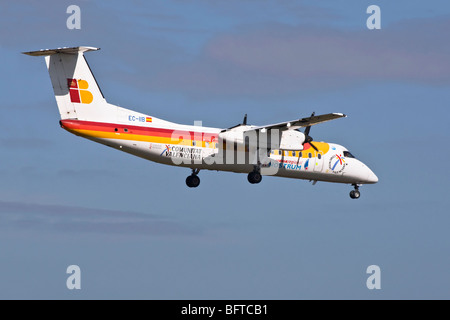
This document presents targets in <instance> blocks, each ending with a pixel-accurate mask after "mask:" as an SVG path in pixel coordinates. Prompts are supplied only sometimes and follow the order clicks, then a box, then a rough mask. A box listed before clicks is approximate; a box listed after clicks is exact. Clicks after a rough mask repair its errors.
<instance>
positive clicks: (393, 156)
mask: <svg viewBox="0 0 450 320" xmlns="http://www.w3.org/2000/svg"><path fill="white" fill-rule="evenodd" d="M71 4H77V5H79V6H80V8H81V30H69V29H67V28H66V20H67V18H68V16H69V15H68V14H67V13H66V9H67V7H68V6H69V5H71ZM372 4H376V5H379V6H380V8H381V19H382V20H381V24H382V29H381V30H376V31H369V30H368V29H367V27H366V19H367V18H368V16H369V15H368V14H366V9H367V7H368V6H369V5H372ZM449 30H450V4H449V3H448V2H447V1H438V0H432V1H428V2H419V1H415V2H411V1H403V0H402V1H360V0H354V1H353V0H352V1H350V0H348V1H339V2H337V1H320V2H318V1H298V0H297V1H295V0H283V1H269V0H267V1H256V0H245V1H242V0H240V1H237V0H229V1H206V0H192V1H190V0H188V1H174V0H172V1H128V2H123V1H104V2H100V1H78V2H73V1H58V2H54V1H11V2H6V1H2V2H0V39H1V41H0V55H1V58H2V59H1V60H2V61H3V63H2V72H3V77H2V78H1V79H0V86H1V88H2V91H1V92H2V102H1V104H0V125H1V127H2V129H3V134H2V135H1V136H0V147H1V154H2V161H1V163H0V174H1V177H2V183H1V184H0V191H1V196H0V229H1V231H0V243H1V247H0V271H1V273H0V287H1V288H2V290H1V291H0V298H2V299H13V298H19V299H32V298H42V299H55V298H56V299H80V298H84V299H99V298H100V299H449V298H450V296H449V293H448V292H449V290H448V288H449V286H450V276H449V273H448V270H449V269H450V256H449V255H448V252H450V239H449V236H448V226H449V225H450V217H449V215H448V207H449V205H450V203H449V198H448V196H447V193H448V192H447V191H448V190H449V169H448V166H447V159H449V158H450V152H449V149H448V148H447V147H446V145H447V141H448V138H449V135H448V121H447V119H448V116H449V111H448V106H449V105H450V90H449V86H450V59H449V56H450V45H449V42H448V37H447V34H448V31H449ZM77 45H87V46H95V47H100V48H102V50H100V51H98V52H92V53H87V54H86V57H87V59H88V61H89V63H90V65H91V68H92V69H93V71H94V73H95V75H96V78H97V80H98V82H99V84H100V86H101V88H102V91H103V93H104V95H105V97H106V98H107V100H108V101H109V102H110V103H113V104H117V105H120V106H123V107H126V108H130V109H134V110H136V111H140V112H143V113H146V114H150V115H153V116H155V117H159V118H164V119H168V120H172V121H175V122H179V123H187V124H192V123H193V122H194V121H195V120H202V121H203V124H204V125H205V126H212V127H221V128H222V127H223V128H226V127H230V126H233V125H235V124H237V123H239V122H241V121H242V117H243V115H244V114H245V113H248V118H249V123H251V124H255V125H263V124H267V123H273V122H279V121H285V120H290V119H294V118H297V117H303V116H307V115H309V114H310V113H311V112H312V111H315V112H316V113H328V112H343V113H345V114H347V115H348V118H345V119H341V120H338V121H333V122H330V123H327V124H324V125H320V126H314V127H313V128H312V130H311V135H312V136H313V137H314V138H315V140H323V141H327V142H335V143H338V144H342V145H344V146H346V147H347V148H348V149H349V150H350V151H352V153H353V154H355V155H356V156H357V157H358V158H360V159H361V160H362V161H363V162H365V163H366V164H367V165H368V166H369V167H370V168H371V169H372V170H373V171H374V172H375V173H376V174H377V175H378V177H379V179H380V181H379V183H378V184H376V185H369V186H363V187H362V188H361V191H362V196H361V198H360V199H359V200H358V201H352V200H351V199H350V198H349V196H348V193H349V191H350V190H351V187H350V186H347V185H339V184H326V183H317V184H316V185H315V186H312V185H311V183H309V182H308V181H302V180H298V181H295V180H289V179H281V178H274V177H265V178H264V179H263V182H262V183H261V184H259V185H250V184H249V183H248V182H247V178H246V176H245V175H239V174H233V173H218V172H204V171H202V172H201V173H200V177H201V179H202V182H201V185H200V187H199V188H197V189H195V190H192V189H189V188H187V187H186V186H185V183H184V180H185V178H186V176H187V175H188V174H189V170H187V169H183V168H176V167H169V166H163V165H160V164H156V163H151V162H148V161H145V160H142V159H139V158H135V157H132V156H130V155H127V154H123V153H120V152H118V151H116V150H113V149H110V148H106V147H104V146H102V145H97V144H95V143H93V142H90V141H88V140H84V139H81V138H79V137H76V136H73V135H70V134H69V133H67V132H65V131H63V130H61V129H60V127H59V125H58V121H59V118H58V111H57V107H56V102H55V99H54V96H53V91H52V88H51V83H50V80H49V77H48V73H47V70H46V68H45V63H44V60H43V59H41V58H32V57H29V56H25V55H22V54H20V53H21V52H23V51H30V50H38V49H42V48H55V47H62V46H77ZM72 264H76V265H79V266H80V268H81V273H82V277H81V279H82V280H81V281H82V289H81V290H79V291H70V290H68V289H67V288H66V279H67V277H68V275H67V274H66V273H65V272H66V268H67V267H68V266H69V265H72ZM373 264H375V265H378V266H380V268H381V282H382V289H381V290H368V289H367V287H366V279H367V277H368V275H367V274H366V268H367V267H368V266H370V265H373Z"/></svg>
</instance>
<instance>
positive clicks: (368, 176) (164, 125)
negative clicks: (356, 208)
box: [24, 47, 378, 199]
mask: <svg viewBox="0 0 450 320" xmlns="http://www.w3.org/2000/svg"><path fill="white" fill-rule="evenodd" d="M96 50H99V48H94V47H71V48H67V47H65V48H58V49H45V50H39V51H31V52H24V54H27V55H30V56H44V57H45V62H46V64H47V68H48V71H49V74H50V79H51V82H52V86H53V90H54V92H55V98H56V103H57V105H58V109H59V113H60V115H61V120H60V125H61V127H62V128H63V129H65V130H67V131H69V132H70V133H73V134H75V135H78V136H81V137H83V138H86V139H89V140H92V141H95V142H98V143H101V144H104V145H107V146H109V147H112V148H115V149H118V150H121V151H124V152H127V153H130V154H132V155H135V156H138V157H141V158H144V159H147V160H151V161H154V162H158V163H162V164H167V165H175V166H182V167H187V168H190V169H192V173H191V174H190V175H189V176H188V177H187V178H186V185H187V186H188V187H190V188H195V187H198V186H199V184H200V178H199V177H198V173H199V172H200V170H217V171H230V172H237V173H246V174H248V176H247V179H248V181H249V182H250V183H252V184H256V183H260V182H261V180H262V176H264V175H273V176H277V177H286V178H295V179H306V180H310V181H313V184H315V183H316V182H317V181H325V182H335V183H345V184H350V185H352V186H353V187H354V189H353V190H352V191H351V192H350V197H351V198H352V199H358V198H359V197H360V191H359V187H360V186H361V185H362V184H371V183H376V182H378V178H377V176H376V175H375V174H374V173H373V172H372V171H371V170H370V169H369V168H368V167H367V166H366V165H365V164H364V163H362V162H361V161H359V160H358V159H356V158H355V157H354V156H353V155H352V154H351V153H350V152H349V151H348V150H347V149H346V148H345V147H343V146H341V145H339V144H335V143H327V142H315V141H314V142H313V139H312V137H311V136H310V135H309V133H310V130H311V126H313V125H316V124H319V123H323V122H326V121H330V120H334V119H339V118H343V117H346V115H344V114H342V113H329V114H323V115H317V116H316V115H315V114H314V113H313V114H312V115H311V116H310V117H305V118H301V119H296V120H292V121H286V122H281V123H276V124H270V125H265V126H254V125H248V124H247V115H245V117H244V121H243V123H242V124H238V125H236V126H233V127H231V128H228V129H220V128H208V127H202V126H198V125H194V126H192V125H182V124H177V123H173V122H169V121H166V120H163V119H159V118H156V117H154V116H152V115H147V114H143V113H139V112H136V111H132V110H129V109H125V108H122V107H119V106H115V105H113V104H109V103H108V102H106V100H105V97H104V96H103V93H102V92H101V90H100V87H99V86H98V83H97V81H96V79H95V77H94V75H93V74H92V71H91V69H90V67H89V65H88V63H87V61H86V59H85V56H84V53H85V52H88V51H96ZM300 128H304V131H303V132H301V131H300V130H299V129H300Z"/></svg>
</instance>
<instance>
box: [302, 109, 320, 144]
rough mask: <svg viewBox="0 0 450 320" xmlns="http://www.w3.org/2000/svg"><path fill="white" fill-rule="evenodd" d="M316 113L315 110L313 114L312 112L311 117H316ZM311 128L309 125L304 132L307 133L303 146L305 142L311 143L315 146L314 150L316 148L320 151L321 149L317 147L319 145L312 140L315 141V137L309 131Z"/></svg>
mask: <svg viewBox="0 0 450 320" xmlns="http://www.w3.org/2000/svg"><path fill="white" fill-rule="evenodd" d="M315 114H316V113H315V112H313V113H312V114H311V117H314V115H315ZM310 130H311V126H307V127H306V128H305V132H304V134H305V141H304V142H303V144H302V145H303V146H305V143H309V144H310V145H311V147H313V148H314V150H316V151H317V152H318V151H319V149H317V147H316V146H315V145H314V144H313V143H312V141H313V138H312V137H311V136H310V135H309V131H310Z"/></svg>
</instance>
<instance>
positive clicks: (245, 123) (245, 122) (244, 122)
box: [242, 114, 247, 126]
mask: <svg viewBox="0 0 450 320" xmlns="http://www.w3.org/2000/svg"><path fill="white" fill-rule="evenodd" d="M242 124H243V125H244V126H246V125H247V114H245V116H244V121H243V122H242Z"/></svg>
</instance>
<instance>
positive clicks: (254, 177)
mask: <svg viewBox="0 0 450 320" xmlns="http://www.w3.org/2000/svg"><path fill="white" fill-rule="evenodd" d="M247 180H248V182H250V183H251V184H256V183H260V182H261V180H262V176H261V173H259V172H257V171H252V172H250V173H249V174H248V176H247Z"/></svg>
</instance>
